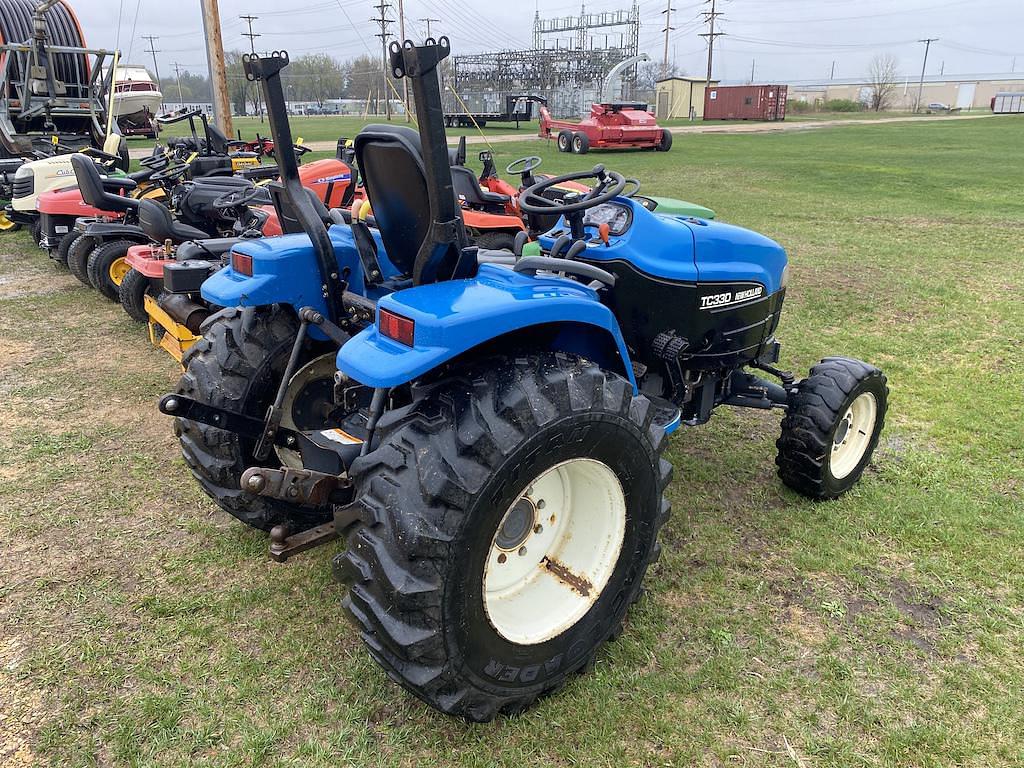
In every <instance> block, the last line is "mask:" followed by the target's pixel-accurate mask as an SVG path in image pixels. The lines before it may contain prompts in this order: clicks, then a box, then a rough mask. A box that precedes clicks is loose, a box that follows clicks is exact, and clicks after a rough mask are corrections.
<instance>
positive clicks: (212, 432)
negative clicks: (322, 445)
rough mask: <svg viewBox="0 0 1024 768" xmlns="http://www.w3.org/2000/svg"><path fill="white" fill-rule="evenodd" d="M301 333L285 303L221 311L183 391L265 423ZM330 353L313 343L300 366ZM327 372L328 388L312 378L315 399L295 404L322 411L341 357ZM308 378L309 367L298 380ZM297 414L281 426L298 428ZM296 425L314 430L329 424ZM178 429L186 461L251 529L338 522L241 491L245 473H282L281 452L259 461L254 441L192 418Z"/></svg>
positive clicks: (193, 351) (177, 423) (195, 349)
mask: <svg viewBox="0 0 1024 768" xmlns="http://www.w3.org/2000/svg"><path fill="white" fill-rule="evenodd" d="M298 328H299V323H298V320H296V318H295V317H294V316H293V315H292V314H291V313H290V312H288V311H287V310H285V309H283V308H281V307H279V306H277V305H273V306H271V307H245V308H238V307H232V308H228V309H224V310H221V311H220V312H219V313H217V314H216V315H212V316H211V317H210V319H209V320H207V323H206V324H204V326H203V328H202V332H203V337H202V338H201V339H200V340H199V341H197V342H196V343H195V344H194V345H193V346H192V347H191V348H190V349H189V351H188V353H187V354H186V356H185V358H184V360H182V363H183V364H184V366H185V372H184V373H183V374H182V375H181V379H180V381H179V382H178V393H179V394H183V395H187V396H188V397H191V398H194V399H196V400H198V401H200V402H202V403H206V404H208V405H213V406H217V407H221V408H226V409H228V410H232V411H236V412H237V411H241V412H242V413H245V414H247V415H249V416H255V417H257V418H261V419H262V418H263V417H265V416H266V413H267V409H268V408H269V407H270V405H271V403H272V402H273V401H274V396H275V395H276V394H277V387H278V385H279V383H280V381H281V376H282V375H284V369H285V366H286V365H287V363H288V356H289V354H290V353H291V349H292V344H293V343H294V341H295V336H296V334H297V333H298ZM323 352H324V350H322V349H319V348H317V347H315V346H314V345H312V344H310V343H308V342H307V346H306V347H305V348H304V349H303V352H302V356H301V357H300V359H299V365H300V366H303V367H304V366H305V365H307V364H308V363H310V362H312V361H313V360H314V358H316V357H318V356H321V355H323ZM326 369H327V380H326V382H325V381H323V380H315V381H310V380H308V379H307V380H306V383H305V385H304V386H303V390H302V393H311V394H310V398H306V399H304V398H303V397H302V396H301V394H302V393H299V394H297V395H296V396H295V397H294V398H292V401H293V402H296V403H297V404H298V403H299V402H300V401H301V402H302V404H303V405H304V406H305V408H306V412H308V413H318V412H322V410H321V408H320V405H321V404H320V403H317V402H314V401H313V400H312V398H314V397H322V396H326V395H333V375H334V364H333V355H330V365H328V366H326ZM300 374H302V368H300V370H299V371H298V372H297V373H296V374H295V378H296V379H298V378H299V377H300ZM291 394H292V393H289V395H291ZM291 413H292V411H291V409H289V408H287V407H286V413H285V416H284V418H282V422H281V423H282V424H283V425H284V426H292V425H293V424H294V421H292V416H291ZM295 426H297V427H298V428H301V429H312V428H320V427H322V428H326V427H327V426H328V425H327V424H319V423H318V424H316V425H313V424H309V423H300V424H297V425H295ZM174 431H175V433H176V434H177V436H178V440H179V442H180V444H181V453H182V456H183V457H184V459H185V463H186V464H188V466H189V468H190V469H191V470H192V475H193V476H194V477H195V479H196V480H197V481H198V482H199V485H200V486H201V487H202V489H203V490H204V491H205V492H206V493H207V494H208V495H209V496H210V498H212V499H213V500H214V501H215V502H217V504H218V506H220V508H221V509H223V510H224V511H225V512H227V513H228V514H230V515H233V516H234V517H236V518H238V519H239V520H241V521H242V522H243V523H245V524H246V525H249V526H252V527H253V528H259V529H261V530H264V531H269V530H270V529H271V528H273V527H274V526H275V525H277V524H278V523H289V524H291V525H292V526H293V528H294V529H295V530H303V529H305V528H310V527H312V526H314V525H319V524H320V523H323V522H325V521H327V520H328V519H330V514H328V513H325V512H323V511H320V510H317V509H313V508H310V507H302V506H299V505H296V504H289V503H287V502H284V501H280V500H278V499H274V498H270V497H267V496H256V495H253V494H251V493H248V492H247V491H243V490H242V489H241V487H240V483H241V479H242V473H243V472H244V471H245V470H246V469H247V468H249V467H253V466H267V467H273V468H278V467H280V466H282V464H283V463H285V461H286V458H285V457H284V456H281V455H279V454H278V453H277V452H275V451H271V452H270V455H269V456H268V457H267V458H266V459H265V460H264V461H262V462H258V461H256V459H255V458H254V457H253V451H254V450H255V444H254V443H253V442H252V441H250V440H248V439H245V438H242V437H240V436H239V435H237V434H235V433H233V432H226V431H224V430H222V429H217V428H216V427H210V426H207V425H205V424H200V423H198V422H194V421H188V420H187V419H175V420H174Z"/></svg>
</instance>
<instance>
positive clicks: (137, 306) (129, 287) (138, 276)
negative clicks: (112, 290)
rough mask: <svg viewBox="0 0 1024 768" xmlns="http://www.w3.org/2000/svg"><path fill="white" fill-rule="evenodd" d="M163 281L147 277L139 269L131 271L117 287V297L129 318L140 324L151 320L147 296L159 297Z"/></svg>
mask: <svg viewBox="0 0 1024 768" xmlns="http://www.w3.org/2000/svg"><path fill="white" fill-rule="evenodd" d="M163 283H164V281H163V280H160V279H159V278H152V277H147V276H146V275H144V274H142V273H141V272H139V270H137V269H129V270H128V273H127V274H126V275H125V276H124V280H122V281H121V284H120V285H119V286H117V296H118V299H120V301H121V306H122V307H123V308H124V311H125V312H127V313H128V317H130V318H131V319H132V320H134V321H136V322H138V323H144V322H146V321H147V320H148V319H149V314H148V313H147V312H146V296H153V297H156V296H159V295H160V291H162V290H163V287H164V286H163Z"/></svg>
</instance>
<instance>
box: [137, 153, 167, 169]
mask: <svg viewBox="0 0 1024 768" xmlns="http://www.w3.org/2000/svg"><path fill="white" fill-rule="evenodd" d="M167 162H168V158H167V155H166V154H161V155H149V156H147V157H144V158H142V159H141V160H139V165H141V166H142V167H143V168H149V170H151V171H156V170H159V169H161V168H166V167H167Z"/></svg>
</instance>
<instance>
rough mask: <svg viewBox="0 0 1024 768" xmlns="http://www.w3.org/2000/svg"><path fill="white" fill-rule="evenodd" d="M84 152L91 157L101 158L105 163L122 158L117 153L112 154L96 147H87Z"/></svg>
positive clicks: (114, 161) (115, 161)
mask: <svg viewBox="0 0 1024 768" xmlns="http://www.w3.org/2000/svg"><path fill="white" fill-rule="evenodd" d="M82 154H83V155H88V156H89V157H95V158H96V159H97V160H100V161H102V162H104V163H119V162H121V158H120V157H118V156H117V155H112V154H110V153H109V152H104V151H103V150H102V149H96V147H86V148H85V149H83V150H82Z"/></svg>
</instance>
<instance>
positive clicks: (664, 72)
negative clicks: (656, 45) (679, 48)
mask: <svg viewBox="0 0 1024 768" xmlns="http://www.w3.org/2000/svg"><path fill="white" fill-rule="evenodd" d="M674 10H675V8H673V7H672V0H666V3H665V10H664V11H662V13H663V14H665V28H664V29H663V30H661V31H662V32H664V33H665V53H664V55H663V56H662V59H661V76H662V77H668V35H669V33H670V32H671V31H672V30H673V29H675V27H673V26H672V11H674Z"/></svg>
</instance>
